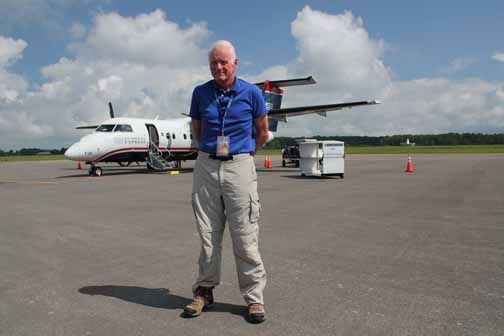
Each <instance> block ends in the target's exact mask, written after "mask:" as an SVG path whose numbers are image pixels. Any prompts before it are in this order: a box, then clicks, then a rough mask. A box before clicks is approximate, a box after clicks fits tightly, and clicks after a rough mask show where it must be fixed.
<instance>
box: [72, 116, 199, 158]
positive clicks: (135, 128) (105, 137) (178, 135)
mask: <svg viewBox="0 0 504 336" xmlns="http://www.w3.org/2000/svg"><path fill="white" fill-rule="evenodd" d="M149 129H150V133H151V134H149ZM152 144H155V145H156V147H158V148H159V150H160V151H161V152H163V153H164V154H165V155H166V156H169V157H179V158H180V157H184V155H186V156H188V155H190V154H191V153H193V154H194V153H196V151H197V148H196V145H195V144H194V142H193V141H192V132H191V119H190V118H177V119H170V120H156V119H140V118H112V119H109V120H106V121H105V122H103V123H101V125H100V126H98V128H96V129H95V131H94V132H93V133H91V134H88V135H85V136H83V137H82V138H81V139H80V140H79V141H78V142H76V143H74V144H73V145H71V146H70V147H69V148H68V149H67V151H66V152H65V157H66V158H68V159H70V160H74V161H85V162H90V163H96V162H133V161H143V160H145V157H146V156H147V155H148V152H149V146H150V145H152Z"/></svg>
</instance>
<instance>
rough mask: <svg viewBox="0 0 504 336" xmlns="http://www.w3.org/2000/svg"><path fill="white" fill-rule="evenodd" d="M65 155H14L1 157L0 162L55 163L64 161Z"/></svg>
mask: <svg viewBox="0 0 504 336" xmlns="http://www.w3.org/2000/svg"><path fill="white" fill-rule="evenodd" d="M64 159H65V157H64V156H63V155H13V156H0V162H2V161H3V162H15V161H53V160H64Z"/></svg>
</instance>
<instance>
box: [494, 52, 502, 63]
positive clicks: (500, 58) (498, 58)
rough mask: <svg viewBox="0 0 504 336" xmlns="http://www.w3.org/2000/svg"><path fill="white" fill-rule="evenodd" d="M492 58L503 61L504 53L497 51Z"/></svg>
mask: <svg viewBox="0 0 504 336" xmlns="http://www.w3.org/2000/svg"><path fill="white" fill-rule="evenodd" d="M492 58H493V59H494V60H496V61H499V62H504V53H501V52H498V53H495V54H494V55H493V56H492Z"/></svg>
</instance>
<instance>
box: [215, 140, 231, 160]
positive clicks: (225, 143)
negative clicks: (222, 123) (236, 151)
mask: <svg viewBox="0 0 504 336" xmlns="http://www.w3.org/2000/svg"><path fill="white" fill-rule="evenodd" d="M215 155H216V156H228V155H229V137H228V136H223V135H219V136H218V137H217V152H216V153H215Z"/></svg>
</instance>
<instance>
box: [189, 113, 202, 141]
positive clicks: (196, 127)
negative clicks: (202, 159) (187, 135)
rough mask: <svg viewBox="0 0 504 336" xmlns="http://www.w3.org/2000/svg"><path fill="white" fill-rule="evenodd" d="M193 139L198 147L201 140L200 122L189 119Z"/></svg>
mask: <svg viewBox="0 0 504 336" xmlns="http://www.w3.org/2000/svg"><path fill="white" fill-rule="evenodd" d="M191 125H192V132H193V138H194V140H196V143H197V144H198V146H199V143H200V139H201V120H199V119H194V118H193V119H191Z"/></svg>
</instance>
